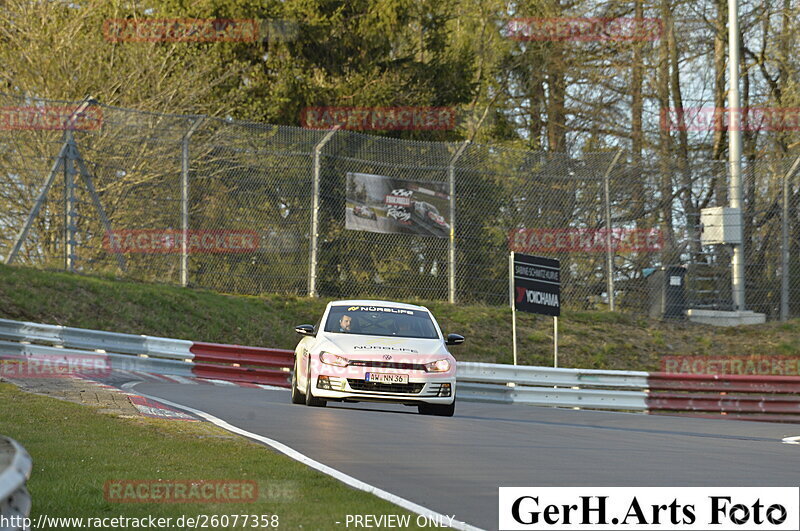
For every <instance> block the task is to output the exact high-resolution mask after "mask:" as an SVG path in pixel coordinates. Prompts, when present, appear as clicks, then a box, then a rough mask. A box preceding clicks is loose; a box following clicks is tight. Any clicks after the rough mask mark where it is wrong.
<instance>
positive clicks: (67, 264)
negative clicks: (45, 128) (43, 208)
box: [64, 130, 78, 273]
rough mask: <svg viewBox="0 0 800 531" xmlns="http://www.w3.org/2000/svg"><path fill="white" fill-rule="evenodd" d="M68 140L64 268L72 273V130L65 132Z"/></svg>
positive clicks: (73, 269) (65, 175)
mask: <svg viewBox="0 0 800 531" xmlns="http://www.w3.org/2000/svg"><path fill="white" fill-rule="evenodd" d="M65 137H66V139H67V140H66V142H67V152H66V154H65V157H64V270H65V271H68V272H70V273H74V272H75V244H76V243H77V240H76V239H75V234H76V233H77V227H76V226H75V223H76V220H75V218H76V217H77V216H78V214H77V212H75V174H76V173H77V172H76V170H75V158H76V156H77V153H75V139H74V138H73V136H72V131H69V130H67V132H66V133H65Z"/></svg>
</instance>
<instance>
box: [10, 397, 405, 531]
mask: <svg viewBox="0 0 800 531" xmlns="http://www.w3.org/2000/svg"><path fill="white" fill-rule="evenodd" d="M0 405H1V406H0V407H1V408H2V409H0V434H2V435H5V436H8V437H11V438H12V439H15V440H17V441H18V442H19V443H21V444H22V445H23V446H24V447H25V449H26V450H27V451H28V452H29V453H30V454H31V456H32V457H33V461H34V466H33V472H32V475H31V478H30V481H29V482H28V488H29V490H30V493H31V496H32V498H33V511H32V517H33V518H34V519H35V518H37V517H38V515H40V514H43V515H47V516H50V517H84V518H88V517H91V518H104V517H115V516H120V515H122V516H125V517H136V518H141V517H146V516H149V515H153V516H155V517H171V518H173V520H172V521H173V522H175V521H177V519H178V518H179V517H181V516H196V515H200V514H205V515H214V514H217V515H223V514H226V515H234V514H248V515H278V517H279V523H280V529H300V528H302V529H306V530H310V529H334V528H337V527H343V525H336V524H335V522H336V521H340V522H344V521H345V515H346V514H374V515H381V514H406V515H407V514H410V513H407V512H406V511H403V510H401V509H399V508H398V507H396V506H395V505H393V504H390V503H388V502H386V501H383V500H381V499H379V498H377V497H375V496H373V495H371V494H367V493H364V492H361V491H358V490H355V489H351V488H349V487H345V486H343V485H342V484H341V483H339V482H338V481H336V480H334V479H332V478H330V477H328V476H325V475H324V474H322V473H319V472H316V471H314V470H312V469H310V468H308V467H306V466H305V465H302V464H300V463H297V462H295V461H292V460H291V459H289V458H288V457H285V456H283V455H280V454H278V453H276V452H273V451H271V450H270V449H268V448H266V447H264V446H261V445H258V444H255V443H252V442H250V441H247V440H246V439H243V438H240V437H228V436H229V435H230V434H228V433H227V432H225V431H223V430H221V429H218V428H216V427H213V426H211V425H210V424H207V423H199V422H181V421H168V420H158V419H145V418H133V419H129V418H120V417H114V416H111V415H107V414H103V413H99V412H97V411H96V410H94V409H93V408H90V407H86V406H81V405H78V404H73V403H70V402H64V401H61V400H56V399H53V398H46V397H41V396H36V395H31V394H27V393H23V392H22V391H19V390H18V389H17V388H16V387H14V386H13V385H10V384H4V383H0ZM158 479H160V480H164V481H169V480H235V481H240V480H244V481H247V480H251V481H256V484H257V485H258V491H259V497H258V500H256V501H254V502H250V503H228V502H226V503H157V504H155V503H118V502H109V501H107V500H106V498H105V495H104V485H105V483H106V482H107V481H109V480H158ZM415 518H416V515H412V518H411V522H412V523H413V522H414V521H415ZM65 528H69V527H68V526H67V527H64V526H62V527H61V529H65ZM228 528H229V529H231V528H233V527H228ZM234 529H248V527H245V526H241V525H240V526H237V527H235V528H234ZM250 529H252V528H250ZM412 529H416V527H412Z"/></svg>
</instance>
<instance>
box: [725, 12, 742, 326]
mask: <svg viewBox="0 0 800 531" xmlns="http://www.w3.org/2000/svg"><path fill="white" fill-rule="evenodd" d="M728 58H729V63H730V64H729V65H728V66H729V72H730V79H729V80H728V112H729V113H730V116H729V120H728V162H729V164H730V181H729V184H728V196H729V198H730V207H731V208H735V209H738V214H737V218H738V223H739V227H740V229H741V234H742V240H741V242H740V243H738V244H734V245H733V257H732V258H731V287H732V291H733V307H734V310H739V311H741V310H744V309H745V301H744V280H745V279H744V212H743V209H742V126H743V123H744V120H743V117H742V109H741V102H740V101H739V6H738V2H737V0H728Z"/></svg>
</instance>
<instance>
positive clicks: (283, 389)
mask: <svg viewBox="0 0 800 531" xmlns="http://www.w3.org/2000/svg"><path fill="white" fill-rule="evenodd" d="M256 385H257V386H258V387H260V388H261V389H269V390H270V391H288V389H286V388H285V387H278V386H277V385H266V384H256Z"/></svg>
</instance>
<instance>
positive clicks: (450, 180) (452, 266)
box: [447, 140, 470, 304]
mask: <svg viewBox="0 0 800 531" xmlns="http://www.w3.org/2000/svg"><path fill="white" fill-rule="evenodd" d="M469 143H470V141H469V140H465V141H464V143H463V144H461V146H459V148H458V150H456V152H455V154H454V155H453V157H452V158H451V159H450V164H449V165H448V166H447V184H448V192H447V193H448V195H449V196H450V241H449V244H448V249H447V300H448V301H449V302H450V304H455V302H456V162H458V159H459V158H460V157H461V155H462V154H463V153H464V150H465V149H467V146H468V145H469Z"/></svg>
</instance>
